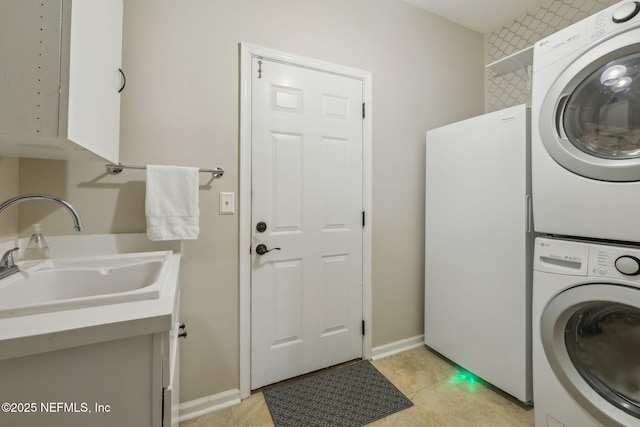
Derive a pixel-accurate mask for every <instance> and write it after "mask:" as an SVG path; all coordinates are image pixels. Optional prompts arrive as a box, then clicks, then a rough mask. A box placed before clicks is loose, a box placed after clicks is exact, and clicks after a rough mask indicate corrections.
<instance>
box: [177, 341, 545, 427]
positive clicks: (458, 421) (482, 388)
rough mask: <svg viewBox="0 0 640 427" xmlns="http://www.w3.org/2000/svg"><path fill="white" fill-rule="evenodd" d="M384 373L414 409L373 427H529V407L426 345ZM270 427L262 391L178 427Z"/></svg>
mask: <svg viewBox="0 0 640 427" xmlns="http://www.w3.org/2000/svg"><path fill="white" fill-rule="evenodd" d="M373 365H374V366H375V367H376V368H377V369H378V370H379V371H380V372H382V373H383V374H384V375H385V376H386V377H387V378H388V379H389V380H390V381H391V382H392V383H393V384H394V385H395V386H396V387H398V389H400V391H402V392H403V393H404V394H405V395H406V396H407V397H408V398H409V399H411V401H413V404H414V406H413V407H411V408H408V409H405V410H403V411H400V412H397V413H395V414H393V415H390V416H388V417H386V418H383V419H381V420H378V421H376V422H374V423H372V424H369V426H373V427H391V426H393V427H427V426H433V427H448V426H451V427H454V426H455V427H466V426H468V427H483V426H487V427H489V426H490V427H500V426H504V427H533V425H534V421H533V409H532V408H531V407H528V406H525V405H523V404H520V403H519V402H518V401H517V400H515V399H514V398H512V397H510V396H508V395H506V394H504V393H502V392H500V391H498V390H496V389H494V388H493V387H491V386H487V385H486V384H484V383H482V382H480V381H476V382H474V383H471V382H469V381H466V380H464V379H461V378H460V375H459V373H460V371H459V370H458V369H457V368H456V367H455V366H453V365H452V364H451V363H450V362H449V361H447V360H445V359H443V358H441V357H440V356H438V355H437V354H434V353H433V352H431V351H430V350H428V349H427V348H426V347H420V348H416V349H413V350H409V351H405V352H403V353H400V354H396V355H394V356H390V357H387V358H384V359H380V360H376V361H374V362H373ZM218 426H224V427H227V426H229V427H235V426H239V427H245V426H248V427H263V426H264V427H268V426H273V422H272V421H271V415H270V414H269V409H268V408H267V404H266V403H265V400H264V398H263V397H262V393H260V392H257V393H254V394H252V395H251V397H249V398H248V399H246V400H244V401H242V403H241V404H239V405H236V406H232V407H230V408H225V409H222V410H220V411H217V412H213V413H211V414H207V415H203V416H201V417H199V418H195V419H192V420H188V421H184V422H182V423H180V427H218Z"/></svg>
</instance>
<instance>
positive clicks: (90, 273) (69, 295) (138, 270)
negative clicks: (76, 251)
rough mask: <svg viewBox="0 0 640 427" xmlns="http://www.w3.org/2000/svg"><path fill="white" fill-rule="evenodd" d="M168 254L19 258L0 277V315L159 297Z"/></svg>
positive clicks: (67, 308) (14, 314)
mask: <svg viewBox="0 0 640 427" xmlns="http://www.w3.org/2000/svg"><path fill="white" fill-rule="evenodd" d="M171 253H172V252H171V251H163V252H144V253H133V254H120V255H107V256H98V257H83V258H65V259H54V260H46V261H39V262H37V263H35V264H34V263H33V262H25V263H22V266H21V270H22V271H20V272H19V273H16V274H13V275H11V276H9V277H7V278H4V279H2V280H0V318H1V317H9V316H20V315H27V314H36V313H45V312H51V311H61V310H69V309H74V308H83V307H91V306H99V305H108V304H116V303H123V302H132V301H140V300H147V299H154V298H159V296H160V292H161V290H162V284H163V278H164V275H165V272H166V270H167V268H166V264H167V262H166V261H167V259H168V257H169V256H170V255H171Z"/></svg>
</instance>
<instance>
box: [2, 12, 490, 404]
mask: <svg viewBox="0 0 640 427" xmlns="http://www.w3.org/2000/svg"><path fill="white" fill-rule="evenodd" d="M124 4H125V25H124V28H125V33H124V57H123V66H124V69H125V71H126V73H127V88H126V90H125V92H124V93H123V96H122V127H121V140H122V141H121V153H122V154H121V161H122V162H123V163H129V164H154V163H157V164H175V165H185V166H199V167H203V168H210V167H214V166H221V167H223V168H224V169H225V170H226V173H225V175H224V177H223V178H222V179H220V180H216V181H214V182H211V183H210V187H209V188H204V189H202V191H201V193H200V206H201V219H200V225H201V234H200V239H199V240H197V241H189V242H186V243H185V244H184V262H183V265H182V271H181V283H182V289H183V295H182V297H183V300H182V312H183V320H184V321H185V322H186V323H187V325H188V330H189V337H188V339H187V340H185V341H183V343H182V360H181V372H182V375H181V400H182V401H190V400H193V399H197V398H200V397H204V396H208V395H211V394H215V393H219V392H222V391H225V390H229V389H233V388H238V387H239V362H238V357H239V331H238V317H239V312H238V304H239V301H238V287H239V285H238V216H237V215H234V216H220V215H218V193H219V192H220V191H233V192H236V193H237V191H238V174H239V170H238V149H239V146H238V138H239V136H238V129H239V82H238V79H239V50H238V46H239V43H240V42H248V43H253V44H257V45H261V46H264V47H268V48H272V49H277V50H281V51H286V52H290V53H293V54H298V55H302V56H307V57H312V58H316V59H320V60H324V61H329V62H334V63H338V64H342V65H346V66H350V67H354V68H360V69H363V70H368V71H371V72H372V73H373V103H374V111H373V118H374V120H373V138H374V139H373V163H374V164H373V175H374V178H373V193H374V194H373V204H374V208H373V209H374V212H373V218H374V228H373V345H374V346H379V345H382V344H385V343H388V342H393V341H396V340H400V339H404V338H408V337H413V336H417V335H420V334H421V333H422V332H423V296H424V292H423V278H424V273H423V265H424V264H423V258H424V249H423V236H424V226H423V222H424V207H423V204H424V196H423V193H424V134H425V132H426V130H428V129H431V128H434V127H437V126H440V125H444V124H447V123H451V122H454V121H457V120H461V119H464V118H468V117H471V116H474V115H477V114H480V113H482V110H483V90H484V89H483V65H484V64H483V36H482V35H481V34H479V33H476V32H473V31H470V30H468V29H465V28H462V27H460V26H457V25H455V24H452V23H450V22H448V21H445V20H443V19H441V18H438V17H435V16H433V15H431V14H428V13H427V12H424V11H422V10H420V9H417V8H414V7H413V6H410V5H407V4H405V3H403V2H402V1H400V0H349V1H344V0H324V1H311V0H306V1H302V0H272V1H268V2H266V1H261V0H227V1H222V0H214V1H212V0H190V1H186V2H185V1H175V0H126V1H125V2H124ZM0 166H2V164H0ZM3 167H4V166H3ZM207 181H208V176H206V175H204V174H203V175H202V177H201V183H202V184H206V183H207ZM35 191H42V192H49V193H53V194H56V195H59V196H62V197H65V198H66V199H67V200H69V201H70V202H71V203H73V204H74V206H75V207H76V208H77V209H78V210H79V211H80V213H81V214H82V216H83V218H84V220H85V223H86V231H85V233H86V234H98V233H124V232H141V231H144V229H145V220H144V172H140V171H125V172H123V173H122V174H121V175H120V176H117V177H114V176H110V175H107V174H106V172H105V169H104V163H100V162H96V163H93V162H64V161H47V160H26V159H23V160H21V161H20V192H21V193H27V192H35ZM35 221H38V222H41V223H43V225H44V229H45V232H46V233H47V234H50V235H54V234H72V231H71V222H70V218H68V215H66V214H65V212H63V211H60V210H59V209H55V205H53V206H46V205H44V204H43V205H39V204H37V203H35V202H34V203H33V204H26V203H25V204H22V205H21V206H20V230H21V234H22V235H27V234H28V233H29V229H30V225H31V223H33V222H35ZM53 250H55V248H53Z"/></svg>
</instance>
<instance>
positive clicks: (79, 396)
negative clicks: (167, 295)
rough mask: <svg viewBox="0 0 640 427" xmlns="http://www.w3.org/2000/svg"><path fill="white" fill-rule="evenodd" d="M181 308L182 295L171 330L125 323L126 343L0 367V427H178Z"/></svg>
mask: <svg viewBox="0 0 640 427" xmlns="http://www.w3.org/2000/svg"><path fill="white" fill-rule="evenodd" d="M178 307H179V291H178V292H177V297H176V301H175V304H174V310H173V313H172V315H171V329H170V330H166V331H160V332H155V333H152V334H147V333H144V334H142V335H138V334H137V333H138V331H139V330H144V329H145V328H146V326H145V323H144V322H145V321H144V320H141V321H138V322H125V323H126V324H122V325H112V326H113V327H114V328H117V329H118V330H119V332H118V334H122V333H126V334H127V335H130V336H127V337H124V338H119V339H109V340H107V341H102V342H96V343H92V344H87V345H80V346H74V347H69V348H65V349H61V350H55V351H49V352H44V353H37V354H32V355H29V356H23V357H17V358H11V359H5V360H0V378H1V381H0V402H3V403H4V402H7V403H9V404H11V405H15V406H14V407H8V408H9V410H8V411H7V410H6V409H7V408H5V407H4V406H3V409H2V412H0V425H1V426H16V427H17V426H45V425H46V426H48V427H81V426H82V427H84V426H89V425H90V426H93V427H113V426H136V427H160V426H162V427H170V426H171V427H177V426H178V403H179V380H178V378H179V368H178V367H179V357H180V356H179V344H180V340H179V334H180V333H181V332H184V331H183V330H182V329H181V328H180V324H179V319H178V318H179V311H178ZM97 309H99V308H97ZM108 330H110V329H106V330H105V331H104V336H105V337H106V336H108V335H110V333H109V332H107V331H108ZM54 339H55V338H54ZM96 339H103V338H96ZM5 404H6V403H5ZM12 409H13V410H12Z"/></svg>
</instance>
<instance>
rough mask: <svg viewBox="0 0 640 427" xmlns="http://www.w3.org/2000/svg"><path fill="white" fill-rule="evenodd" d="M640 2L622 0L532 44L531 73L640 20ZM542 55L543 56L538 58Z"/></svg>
mask: <svg viewBox="0 0 640 427" xmlns="http://www.w3.org/2000/svg"><path fill="white" fill-rule="evenodd" d="M639 12H640V2H636V1H624V2H621V3H618V4H615V5H613V6H610V7H608V8H606V9H604V10H602V11H600V12H598V13H596V14H595V15H592V16H589V17H588V18H585V19H583V20H582V21H578V22H576V23H574V24H571V25H569V26H568V27H565V28H563V29H562V30H559V31H558V32H556V33H554V34H552V35H550V36H548V37H546V38H544V39H542V40H540V41H538V42H536V43H535V45H534V58H535V59H534V61H533V69H534V72H535V71H536V70H537V69H540V68H545V67H546V66H548V65H550V64H552V63H554V62H556V61H557V60H559V59H561V58H564V57H566V56H567V55H570V54H571V53H573V52H575V51H577V50H579V49H582V48H584V47H585V46H587V45H591V44H592V43H594V42H597V41H598V39H602V38H604V37H605V36H608V35H610V34H611V33H614V32H617V31H623V30H625V28H626V27H627V26H628V25H630V24H632V23H635V22H637V21H639V20H640V15H639ZM540 58H544V59H542V60H541V59H540Z"/></svg>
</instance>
